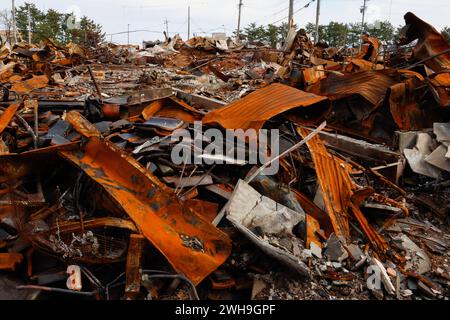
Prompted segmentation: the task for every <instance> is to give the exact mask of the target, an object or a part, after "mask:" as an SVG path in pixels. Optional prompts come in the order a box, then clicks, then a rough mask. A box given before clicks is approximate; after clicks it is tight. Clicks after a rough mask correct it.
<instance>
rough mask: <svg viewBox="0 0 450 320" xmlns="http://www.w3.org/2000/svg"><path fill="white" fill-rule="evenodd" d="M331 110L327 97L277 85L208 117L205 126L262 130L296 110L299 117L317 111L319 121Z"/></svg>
mask: <svg viewBox="0 0 450 320" xmlns="http://www.w3.org/2000/svg"><path fill="white" fill-rule="evenodd" d="M306 107H311V108H306ZM329 107H330V102H329V100H328V99H327V98H326V97H321V96H318V95H315V94H313V93H308V92H304V91H301V90H298V89H295V88H293V87H289V86H286V85H283V84H279V83H275V84H271V85H270V86H267V87H265V88H263V89H260V90H257V91H255V92H253V93H251V94H249V95H248V96H246V97H245V98H243V99H241V100H238V101H236V102H234V103H231V104H230V105H228V106H226V107H223V108H221V109H218V110H215V111H212V112H210V113H208V114H207V115H206V116H205V117H204V118H203V123H205V124H219V125H220V126H222V127H223V128H225V129H243V130H247V129H250V128H251V129H255V130H259V129H261V128H262V126H263V125H264V123H265V122H266V121H267V120H269V119H271V118H273V117H275V116H277V115H280V114H282V113H284V112H287V111H290V110H292V111H293V112H294V110H293V109H296V108H298V109H296V110H295V112H296V113H297V111H298V113H299V114H300V113H303V112H308V111H309V109H316V108H318V109H316V110H314V112H313V114H314V115H318V117H320V116H321V115H323V114H325V113H326V112H327V111H328V110H329ZM302 109H304V110H302Z"/></svg>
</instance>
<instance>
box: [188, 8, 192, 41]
mask: <svg viewBox="0 0 450 320" xmlns="http://www.w3.org/2000/svg"><path fill="white" fill-rule="evenodd" d="M190 38H191V7H190V6H189V7H188V38H187V39H188V40H189V39H190Z"/></svg>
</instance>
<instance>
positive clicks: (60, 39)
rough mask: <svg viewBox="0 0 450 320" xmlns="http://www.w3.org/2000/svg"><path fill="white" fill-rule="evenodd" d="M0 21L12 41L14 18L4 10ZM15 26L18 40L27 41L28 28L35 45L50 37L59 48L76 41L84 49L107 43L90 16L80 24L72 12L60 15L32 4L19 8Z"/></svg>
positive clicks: (82, 19) (17, 8)
mask: <svg viewBox="0 0 450 320" xmlns="http://www.w3.org/2000/svg"><path fill="white" fill-rule="evenodd" d="M29 16H30V19H29ZM0 18H1V20H2V22H3V25H4V27H5V31H6V34H7V37H8V38H10V39H12V32H13V31H12V29H13V28H12V19H11V15H10V14H8V12H7V11H3V12H2V13H1V14H0ZM16 26H17V30H18V33H19V36H18V37H19V39H18V40H19V41H20V40H23V41H28V31H29V29H30V31H31V41H32V42H33V43H39V41H41V40H44V39H47V38H49V39H52V40H53V41H55V42H56V43H57V44H60V45H65V44H67V43H69V42H73V43H76V44H79V45H82V46H85V47H95V46H97V45H98V44H99V43H101V42H103V41H104V40H105V34H104V33H103V31H102V27H101V26H100V25H99V24H96V23H95V22H94V21H93V20H91V19H89V18H88V17H86V16H83V17H82V18H81V19H80V21H75V19H74V16H73V14H71V13H61V12H58V11H56V10H54V9H48V10H47V11H42V10H40V9H38V8H37V7H36V5H35V4H32V3H25V4H24V5H22V6H19V7H16ZM29 26H30V27H29Z"/></svg>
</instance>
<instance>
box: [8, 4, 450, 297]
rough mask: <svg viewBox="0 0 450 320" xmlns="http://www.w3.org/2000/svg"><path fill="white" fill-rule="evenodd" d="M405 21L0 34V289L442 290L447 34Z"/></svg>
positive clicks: (448, 171)
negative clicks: (314, 31)
mask: <svg viewBox="0 0 450 320" xmlns="http://www.w3.org/2000/svg"><path fill="white" fill-rule="evenodd" d="M405 23H406V26H405V28H404V29H403V31H402V37H401V39H400V41H401V42H400V43H399V45H398V47H397V49H396V50H391V51H386V52H383V51H382V48H381V46H380V42H379V41H378V40H377V39H375V38H367V39H365V40H364V45H363V46H362V48H361V51H360V52H358V53H357V54H354V53H353V52H346V51H345V50H341V49H340V48H334V49H335V50H331V49H333V48H328V49H327V50H324V49H323V48H321V47H320V46H315V45H314V44H313V43H312V42H311V40H310V39H309V38H308V36H307V34H306V32H305V31H304V30H298V31H297V30H290V31H289V34H288V36H287V38H286V41H285V43H284V46H283V48H282V49H280V50H277V49H271V48H268V47H265V46H264V45H263V44H259V43H250V42H242V41H237V40H234V39H230V38H226V37H225V38H224V37H222V36H219V35H217V36H216V37H212V38H205V37H194V38H192V39H189V40H187V41H183V39H181V38H180V37H179V36H176V37H173V38H169V39H167V40H166V41H165V42H147V43H145V48H144V49H139V48H137V47H135V46H120V45H113V44H110V43H105V44H102V45H101V46H99V47H97V48H81V47H79V46H77V45H75V44H69V45H68V46H67V47H61V46H58V45H57V44H56V43H54V42H53V41H51V40H46V41H43V42H42V43H40V44H39V45H29V44H25V43H19V44H17V45H15V46H14V47H12V48H11V47H9V46H4V47H3V48H1V49H0V87H1V88H0V89H1V91H0V298H1V299H8V298H11V299H30V300H31V299H33V300H34V299H47V298H58V297H70V298H73V299H80V298H88V299H96V300H115V299H127V300H143V299H152V300H188V299H207V300H223V299H236V300H250V299H263V300H265V299H268V300H272V299H287V300H300V299H306V300H345V299H361V300H368V299H386V300H394V299H397V300H427V299H445V300H448V299H449V297H450V290H449V285H450V268H449V265H450V251H449V248H450V232H449V231H450V228H449V227H450V225H449V211H450V210H449V208H450V183H449V177H450V149H449V147H450V122H449V121H450V73H449V68H450V45H449V44H448V43H446V42H445V40H444V39H443V37H442V35H440V33H438V32H437V31H436V30H435V29H434V28H433V27H432V26H431V25H429V24H428V23H426V22H424V21H422V20H421V19H420V18H418V17H417V16H415V15H414V14H413V13H410V12H409V13H407V14H406V15H405ZM249 129H252V130H255V132H257V133H261V132H264V131H265V130H268V131H270V132H274V130H275V129H276V130H278V131H277V132H279V136H277V137H276V138H277V139H275V140H273V139H270V138H273V136H271V137H270V138H267V139H266V140H267V141H259V142H257V143H256V144H254V143H255V141H256V140H257V139H258V137H257V136H256V135H255V136H251V135H250V136H239V137H237V139H234V137H231V139H228V137H227V138H226V139H223V140H224V141H218V140H216V139H215V135H217V134H218V135H221V136H226V134H225V133H226V132H228V131H230V130H241V131H245V130H249ZM180 132H183V135H180ZM212 132H214V134H212ZM186 135H187V136H186ZM255 139H256V140H255ZM252 146H253V147H254V146H257V147H259V150H261V149H262V150H263V151H264V152H265V153H264V155H265V156H264V157H262V159H261V158H259V162H258V164H255V163H253V162H252V161H250V159H251V157H252V155H253V156H255V148H253V147H252ZM256 149H258V148H256ZM174 154H183V155H187V156H186V159H184V158H181V160H180V161H177V160H176V159H174V157H173V155H174ZM239 154H240V155H244V157H243V158H242V157H236V155H239ZM274 155H275V156H274ZM188 160H189V161H188ZM275 161H276V162H278V164H279V168H278V171H277V172H276V173H275V174H274V175H270V174H266V171H265V169H268V168H269V167H270V165H273V164H274V163H275Z"/></svg>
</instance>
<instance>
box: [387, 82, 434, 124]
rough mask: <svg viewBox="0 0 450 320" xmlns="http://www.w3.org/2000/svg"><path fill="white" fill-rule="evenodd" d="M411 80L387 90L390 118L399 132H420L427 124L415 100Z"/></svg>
mask: <svg viewBox="0 0 450 320" xmlns="http://www.w3.org/2000/svg"><path fill="white" fill-rule="evenodd" d="M410 80H413V79H409V80H407V81H405V82H400V83H397V84H395V85H393V86H392V87H391V88H390V89H389V106H390V111H391V114H392V118H393V119H394V121H395V123H396V124H397V126H398V128H399V129H400V130H408V131H410V130H420V129H422V128H426V127H427V126H428V125H429V124H428V123H427V122H426V119H427V117H426V115H425V114H424V113H423V112H422V109H421V108H420V106H419V104H418V103H417V100H416V99H415V95H414V89H415V86H414V84H413V81H410ZM430 125H431V124H430Z"/></svg>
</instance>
